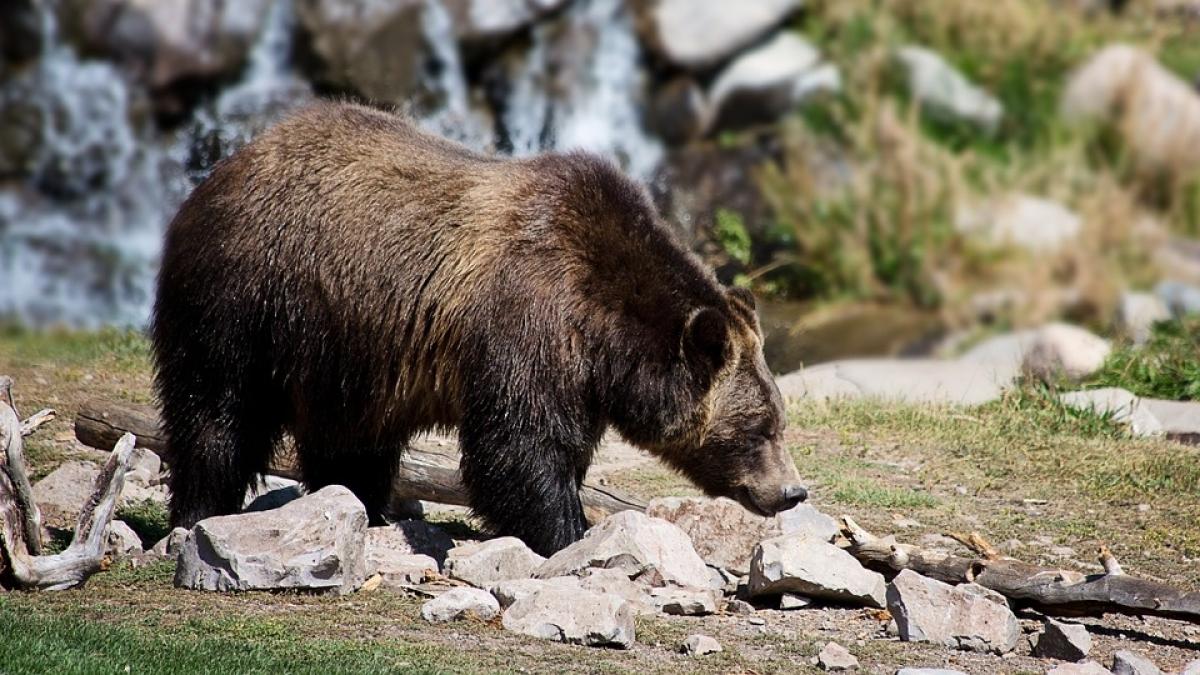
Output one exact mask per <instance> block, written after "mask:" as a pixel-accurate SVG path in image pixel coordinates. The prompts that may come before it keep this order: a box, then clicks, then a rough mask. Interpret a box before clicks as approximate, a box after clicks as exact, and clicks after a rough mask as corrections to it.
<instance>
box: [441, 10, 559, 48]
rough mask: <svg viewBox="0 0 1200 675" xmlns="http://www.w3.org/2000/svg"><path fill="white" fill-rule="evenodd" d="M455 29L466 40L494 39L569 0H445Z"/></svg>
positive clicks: (508, 34) (514, 30)
mask: <svg viewBox="0 0 1200 675" xmlns="http://www.w3.org/2000/svg"><path fill="white" fill-rule="evenodd" d="M444 2H445V4H446V9H447V10H449V12H450V16H451V18H452V19H453V22H454V32H455V35H456V36H457V37H458V39H459V40H461V41H463V42H467V43H488V42H495V41H497V40H500V39H502V38H505V37H508V36H510V35H512V34H513V33H516V32H517V31H520V30H521V29H523V28H526V27H528V26H529V25H530V24H532V23H533V22H534V21H536V20H538V19H539V18H540V17H541V16H542V15H544V14H546V13H548V12H552V11H554V10H556V9H559V8H560V7H562V6H563V5H564V4H566V0H444Z"/></svg>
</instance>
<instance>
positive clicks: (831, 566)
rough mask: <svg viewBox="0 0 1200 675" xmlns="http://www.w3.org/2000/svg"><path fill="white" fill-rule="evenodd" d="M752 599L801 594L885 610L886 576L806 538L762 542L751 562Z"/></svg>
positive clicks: (843, 552) (842, 553)
mask: <svg viewBox="0 0 1200 675" xmlns="http://www.w3.org/2000/svg"><path fill="white" fill-rule="evenodd" d="M749 588H750V594H751V595H752V596H764V595H779V594H782V593H798V594H800V595H806V596H809V597H812V598H822V599H826V600H835V601H839V602H847V603H853V604H862V605H867V606H870V607H883V606H884V602H885V597H886V593H887V589H886V584H885V582H884V579H883V575H881V574H879V573H877V572H872V571H870V570H868V569H865V568H864V567H863V566H862V564H861V563H859V562H858V561H857V560H855V559H854V557H853V556H851V555H850V554H849V553H846V552H845V551H843V550H842V549H840V548H838V547H837V546H834V545H833V544H828V543H825V542H823V541H818V540H815V539H811V538H808V537H806V536H804V535H785V536H782V537H776V538H774V539H768V540H766V541H764V542H761V543H760V544H759V545H758V546H757V547H755V549H754V556H753V558H752V560H751V562H750V584H749Z"/></svg>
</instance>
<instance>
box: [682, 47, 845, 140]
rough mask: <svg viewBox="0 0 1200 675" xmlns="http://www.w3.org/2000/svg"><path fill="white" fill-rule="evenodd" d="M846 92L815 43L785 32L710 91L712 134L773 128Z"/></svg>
mask: <svg viewBox="0 0 1200 675" xmlns="http://www.w3.org/2000/svg"><path fill="white" fill-rule="evenodd" d="M841 88H842V79H841V74H840V73H839V72H838V70H837V67H836V66H834V65H833V64H829V63H824V62H822V61H821V54H820V52H818V51H817V49H816V47H814V46H813V45H812V44H811V43H809V42H808V41H807V40H805V39H804V38H802V37H800V36H799V35H796V34H795V33H792V32H788V31H784V32H780V33H779V34H777V35H776V36H775V37H773V38H771V39H770V40H768V41H767V42H765V43H763V44H762V45H761V46H759V47H755V48H754V49H751V50H750V51H747V52H746V53H744V54H742V55H741V56H739V57H737V58H736V59H734V60H733V61H732V62H731V63H730V64H729V65H728V66H726V67H725V69H724V70H722V71H721V72H720V73H719V74H718V75H717V78H716V79H715V80H714V81H713V83H712V86H711V87H710V88H709V90H708V105H709V112H708V119H707V121H706V123H705V124H704V128H705V129H706V130H707V131H708V132H710V133H711V132H713V131H716V130H720V129H737V128H742V127H746V126H750V125H753V124H759V123H763V122H770V121H773V120H775V119H776V118H778V117H779V116H780V115H782V114H784V113H786V112H788V111H789V110H792V109H793V108H795V107H797V106H799V105H801V104H803V103H805V102H806V101H808V100H810V99H812V98H813V97H816V96H819V95H824V94H831V93H836V92H838V91H840V90H841Z"/></svg>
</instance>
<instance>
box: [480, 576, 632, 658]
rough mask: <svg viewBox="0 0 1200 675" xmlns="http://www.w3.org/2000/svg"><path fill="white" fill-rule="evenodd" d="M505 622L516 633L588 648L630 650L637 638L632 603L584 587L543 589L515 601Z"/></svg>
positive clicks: (506, 626)
mask: <svg viewBox="0 0 1200 675" xmlns="http://www.w3.org/2000/svg"><path fill="white" fill-rule="evenodd" d="M503 623H504V628H505V629H506V630H510V631H513V632H514V633H521V634H523V635H529V636H531V637H537V638H543V639H546V640H554V641H556V642H566V643H568V644H579V645H586V646H589V647H618V648H621V649H629V648H630V647H632V646H633V643H634V639H635V636H634V623H633V611H632V608H630V606H629V603H627V602H626V601H625V600H623V599H622V598H619V597H617V596H615V595H602V594H600V593H593V592H591V591H584V590H567V589H561V588H543V589H541V590H539V591H537V592H536V593H534V594H533V595H531V596H528V597H524V598H521V599H520V600H517V601H516V602H514V603H513V604H512V606H510V607H509V608H508V610H507V611H505V612H504V618H503Z"/></svg>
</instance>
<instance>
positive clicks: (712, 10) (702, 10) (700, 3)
mask: <svg viewBox="0 0 1200 675" xmlns="http://www.w3.org/2000/svg"><path fill="white" fill-rule="evenodd" d="M800 5H801V0H743V1H742V2H729V0H640V2H639V3H638V25H639V28H640V31H641V34H642V37H643V38H644V39H645V40H646V42H647V43H648V44H649V46H650V48H651V49H653V50H654V51H655V52H656V53H657V54H659V55H660V56H661V57H662V58H664V59H666V60H667V61H669V62H671V63H673V64H675V65H677V66H682V67H684V68H691V69H694V70H706V69H708V68H711V67H713V66H715V65H717V64H718V63H720V62H722V61H724V60H725V59H727V58H729V57H730V56H732V55H733V54H735V53H736V52H738V51H739V50H741V49H742V48H744V47H746V46H748V45H750V44H752V43H753V42H755V41H756V40H758V38H760V37H761V36H763V35H764V34H766V33H767V32H768V31H770V30H771V29H772V28H774V27H775V26H777V25H778V24H779V23H781V22H782V21H783V20H784V19H785V18H786V17H787V16H788V15H789V14H791V13H792V12H794V11H796V10H797V9H799V8H800Z"/></svg>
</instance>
